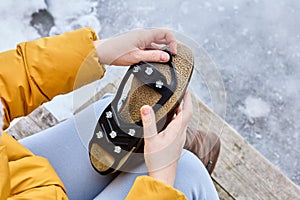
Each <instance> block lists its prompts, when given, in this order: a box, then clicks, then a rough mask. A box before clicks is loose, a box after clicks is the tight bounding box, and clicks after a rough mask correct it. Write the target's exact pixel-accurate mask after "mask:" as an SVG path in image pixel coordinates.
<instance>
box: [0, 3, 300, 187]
mask: <svg viewBox="0 0 300 200" xmlns="http://www.w3.org/2000/svg"><path fill="white" fill-rule="evenodd" d="M24 2H25V1H21V0H19V1H18V0H11V1H6V2H3V1H2V2H1V3H0V11H1V19H0V25H1V27H5V28H2V30H1V32H0V40H1V42H0V44H1V45H0V50H5V49H8V48H14V47H15V45H16V44H17V43H18V42H21V41H25V40H31V39H34V38H37V37H39V35H38V34H41V33H47V32H48V34H50V35H52V34H58V33H62V32H64V31H69V30H73V29H75V28H79V27H82V26H86V25H90V26H92V27H93V28H94V29H96V31H97V32H98V33H99V35H100V38H106V37H111V36H113V35H116V34H119V33H122V32H124V31H128V30H131V29H134V28H140V27H168V28H171V29H173V30H175V31H177V32H180V33H182V34H184V35H186V36H188V37H190V38H192V39H194V40H195V41H196V42H197V43H199V44H200V45H202V46H203V47H204V48H205V50H206V51H207V52H208V54H209V55H210V57H211V58H212V60H213V61H214V62H215V63H216V65H217V69H218V71H219V73H220V74H221V76H222V79H223V81H224V86H225V91H226V94H227V105H226V108H227V110H226V116H225V120H226V121H227V122H228V123H229V124H230V125H232V126H233V127H234V128H235V129H236V130H237V131H238V132H239V133H240V134H241V135H242V136H243V137H244V138H245V139H247V140H248V141H249V142H250V143H251V144H252V145H253V146H254V147H255V148H256V149H257V150H258V151H260V152H261V153H262V154H263V155H264V156H265V157H266V158H267V159H269V160H270V161H271V162H272V163H273V164H274V165H275V166H276V167H278V168H279V169H280V170H281V171H282V172H283V173H285V174H286V175H287V176H288V177H289V178H291V179H292V180H293V181H294V182H295V183H297V184H299V185H300V175H299V174H300V167H299V166H300V158H299V155H300V122H299V116H300V104H299V102H300V68H299V65H300V60H299V57H300V35H299V33H300V26H299V23H300V20H299V11H300V2H299V1H298V0H278V1H276V3H274V1H273V0H264V1H262V0H245V1H240V0H226V1H225V0H210V1H199V0H166V1H161V0H160V1H159V0H144V1H136V0H110V1H105V0H100V1H96V0H95V1H92V0H89V1H84V0H78V1H75V0H69V1H58V0H46V4H45V2H44V1H41V0H39V1H33V0H32V1H26V3H24ZM33 2H34V3H33ZM25 4H28V5H25ZM45 7H46V11H47V12H48V13H49V14H50V15H51V16H52V17H53V26H52V27H50V28H49V30H48V29H47V31H40V30H45V29H46V28H42V29H40V28H37V27H36V26H35V28H33V27H32V26H31V25H30V21H31V15H32V14H33V13H34V12H37V10H38V9H43V8H45ZM16 13H17V14H16ZM39 19H41V18H39ZM42 24H45V23H42ZM50 24H51V23H50ZM38 27H40V26H38ZM37 30H39V31H37ZM49 32H50V33H49ZM200 79H201V80H202V82H201V81H199V80H200ZM195 80H197V79H195ZM199 82H201V83H200V84H199ZM196 89H197V91H198V95H199V96H200V98H201V99H202V100H204V101H205V103H207V104H208V105H209V106H211V107H212V109H216V108H214V107H213V104H212V103H211V102H212V99H211V96H210V95H209V92H208V91H207V86H206V84H205V81H204V79H203V77H202V78H199V79H198V83H197V88H196Z"/></svg>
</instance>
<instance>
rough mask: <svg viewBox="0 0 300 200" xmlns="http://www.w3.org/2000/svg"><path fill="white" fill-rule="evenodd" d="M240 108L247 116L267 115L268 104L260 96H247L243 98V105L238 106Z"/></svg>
mask: <svg viewBox="0 0 300 200" xmlns="http://www.w3.org/2000/svg"><path fill="white" fill-rule="evenodd" d="M240 110H241V111H242V112H243V113H244V114H246V115H247V116H248V117H251V118H256V117H267V116H268V114H269V113H270V110H271V108H270V105H269V104H268V103H266V102H265V101H263V100H262V99H260V98H255V97H252V96H248V97H247V98H246V100H245V107H240Z"/></svg>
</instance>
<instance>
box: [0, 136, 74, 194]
mask: <svg viewBox="0 0 300 200" xmlns="http://www.w3.org/2000/svg"><path fill="white" fill-rule="evenodd" d="M0 161H1V165H0V178H1V181H0V199H11V200H13V199H24V200H26V199H28V200H29V199H49V200H50V199H51V200H65V199H68V198H67V196H66V193H65V188H64V186H63V183H62V182H61V180H60V179H59V177H58V176H57V175H56V173H55V171H54V169H53V168H52V167H51V165H50V163H49V162H48V161H47V160H46V159H45V158H42V157H39V156H34V155H33V154H32V153H31V152H30V151H29V150H27V149H26V148H25V147H23V146H22V145H21V144H20V143H18V142H17V141H16V140H15V139H13V138H12V137H11V136H9V135H8V134H6V133H3V135H2V138H1V141H0Z"/></svg>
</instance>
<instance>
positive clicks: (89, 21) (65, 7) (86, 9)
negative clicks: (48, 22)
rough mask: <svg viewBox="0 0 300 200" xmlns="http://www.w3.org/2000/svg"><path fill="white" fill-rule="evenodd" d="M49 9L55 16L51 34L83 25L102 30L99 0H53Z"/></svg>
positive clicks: (49, 4) (98, 30) (49, 2)
mask: <svg viewBox="0 0 300 200" xmlns="http://www.w3.org/2000/svg"><path fill="white" fill-rule="evenodd" d="M47 2H48V11H49V12H50V13H51V15H52V16H53V18H54V21H55V25H54V26H53V27H52V28H51V30H50V33H49V35H57V34H61V33H63V32H66V31H72V30H75V29H79V28H82V27H91V28H93V29H94V30H95V31H96V32H100V29H101V26H100V22H99V20H98V18H97V6H98V2H97V1H92V0H68V1H63V2H62V1H61V0H51V1H47Z"/></svg>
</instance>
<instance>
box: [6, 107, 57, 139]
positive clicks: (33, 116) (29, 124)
mask: <svg viewBox="0 0 300 200" xmlns="http://www.w3.org/2000/svg"><path fill="white" fill-rule="evenodd" d="M57 123H58V120H57V119H56V118H55V117H54V116H53V115H52V114H51V113H50V112H49V111H48V110H47V109H46V108H45V107H44V106H39V107H38V108H36V109H35V110H34V111H33V112H31V113H30V114H29V115H27V116H26V117H21V118H19V120H18V121H17V122H16V123H15V124H14V125H13V126H10V127H9V128H8V129H6V130H5V132H6V133H8V134H10V135H11V136H13V137H14V138H15V139H17V140H19V139H22V138H24V137H27V136H30V135H32V134H34V133H38V132H40V131H42V130H44V129H47V128H49V127H51V126H54V125H55V124H57Z"/></svg>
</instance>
